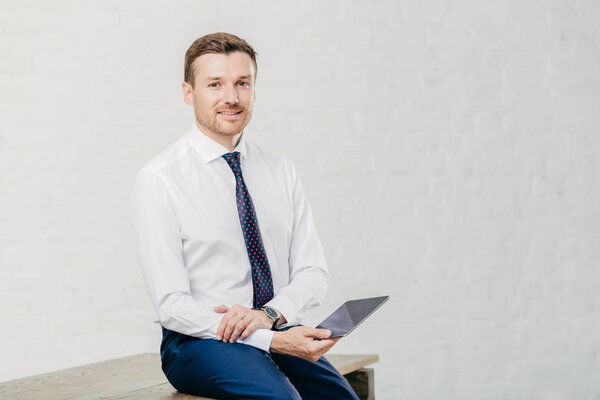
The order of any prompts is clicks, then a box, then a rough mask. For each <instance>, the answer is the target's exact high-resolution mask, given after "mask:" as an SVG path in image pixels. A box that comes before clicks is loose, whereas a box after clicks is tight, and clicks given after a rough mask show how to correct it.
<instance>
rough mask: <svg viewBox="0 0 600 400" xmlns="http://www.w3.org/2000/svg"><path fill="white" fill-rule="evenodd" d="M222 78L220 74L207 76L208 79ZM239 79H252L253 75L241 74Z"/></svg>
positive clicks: (218, 79) (216, 79)
mask: <svg viewBox="0 0 600 400" xmlns="http://www.w3.org/2000/svg"><path fill="white" fill-rule="evenodd" d="M221 79H223V78H222V77H220V76H209V77H208V78H206V80H207V81H220V80H221ZM238 79H252V75H242V76H239V77H238Z"/></svg>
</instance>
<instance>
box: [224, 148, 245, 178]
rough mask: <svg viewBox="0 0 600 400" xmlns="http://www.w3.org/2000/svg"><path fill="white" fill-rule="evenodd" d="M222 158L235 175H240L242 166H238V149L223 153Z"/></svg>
mask: <svg viewBox="0 0 600 400" xmlns="http://www.w3.org/2000/svg"><path fill="white" fill-rule="evenodd" d="M223 158H224V159H225V161H227V164H229V168H231V170H232V171H233V174H234V175H235V176H242V167H241V166H240V153H239V151H234V152H233V153H227V154H223Z"/></svg>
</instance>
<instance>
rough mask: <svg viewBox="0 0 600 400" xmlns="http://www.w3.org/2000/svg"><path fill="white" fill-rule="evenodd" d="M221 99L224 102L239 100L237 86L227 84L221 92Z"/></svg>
mask: <svg viewBox="0 0 600 400" xmlns="http://www.w3.org/2000/svg"><path fill="white" fill-rule="evenodd" d="M223 101H224V102H225V103H226V104H237V103H238V102H239V99H238V93H237V88H236V87H235V86H227V87H226V88H225V93H223Z"/></svg>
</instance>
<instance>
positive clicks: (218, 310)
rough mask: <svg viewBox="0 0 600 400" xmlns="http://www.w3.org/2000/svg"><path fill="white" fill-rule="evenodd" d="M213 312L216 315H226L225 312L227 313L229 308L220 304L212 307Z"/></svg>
mask: <svg viewBox="0 0 600 400" xmlns="http://www.w3.org/2000/svg"><path fill="white" fill-rule="evenodd" d="M213 311H214V312H216V313H219V314H222V313H226V312H227V311H229V307H227V306H224V305H222V304H221V305H220V306H216V307H214V308H213Z"/></svg>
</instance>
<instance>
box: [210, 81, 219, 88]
mask: <svg viewBox="0 0 600 400" xmlns="http://www.w3.org/2000/svg"><path fill="white" fill-rule="evenodd" d="M219 86H220V83H219V82H213V83H211V84H209V85H208V87H211V88H218V87H219Z"/></svg>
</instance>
